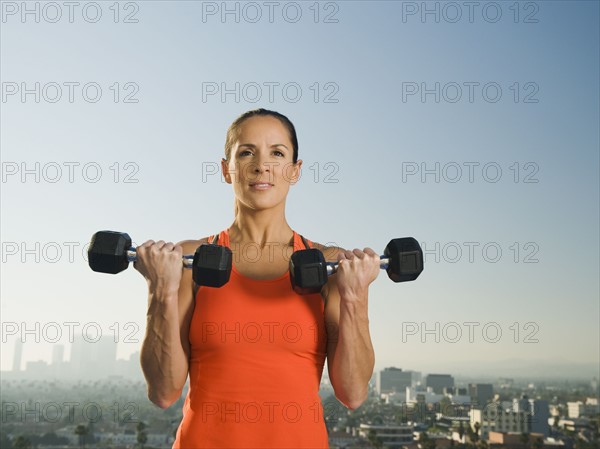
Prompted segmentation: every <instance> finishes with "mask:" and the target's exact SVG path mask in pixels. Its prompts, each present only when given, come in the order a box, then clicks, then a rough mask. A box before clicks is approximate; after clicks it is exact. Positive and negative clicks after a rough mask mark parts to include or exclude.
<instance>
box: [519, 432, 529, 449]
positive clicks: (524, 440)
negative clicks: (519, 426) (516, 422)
mask: <svg viewBox="0 0 600 449" xmlns="http://www.w3.org/2000/svg"><path fill="white" fill-rule="evenodd" d="M520 439H521V443H522V444H523V446H525V447H527V446H528V445H529V434H528V433H526V432H523V433H522V434H521V438H520Z"/></svg>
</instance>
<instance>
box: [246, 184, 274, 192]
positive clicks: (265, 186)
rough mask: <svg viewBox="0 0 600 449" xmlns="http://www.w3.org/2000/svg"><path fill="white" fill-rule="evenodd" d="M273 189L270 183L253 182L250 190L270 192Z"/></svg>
mask: <svg viewBox="0 0 600 449" xmlns="http://www.w3.org/2000/svg"><path fill="white" fill-rule="evenodd" d="M271 187H273V184H271V183H270V182H252V183H250V188H251V189H254V190H269V189H270V188H271Z"/></svg>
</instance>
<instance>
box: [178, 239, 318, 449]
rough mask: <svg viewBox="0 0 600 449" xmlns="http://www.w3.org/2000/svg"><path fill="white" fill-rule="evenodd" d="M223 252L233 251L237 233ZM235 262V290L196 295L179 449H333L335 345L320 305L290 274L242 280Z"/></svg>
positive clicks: (299, 244) (230, 286)
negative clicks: (325, 400)
mask: <svg viewBox="0 0 600 449" xmlns="http://www.w3.org/2000/svg"><path fill="white" fill-rule="evenodd" d="M209 241H210V242H212V237H211V238H209ZM218 243H219V244H220V245H223V246H227V247H230V243H229V233H228V230H225V231H222V232H221V233H220V234H219V238H218ZM308 244H309V245H310V246H312V242H310V241H308ZM301 249H305V245H304V243H303V241H302V238H301V237H300V235H298V234H297V233H296V232H294V251H298V250H301ZM233 257H234V264H233V268H232V270H231V277H230V279H229V282H228V283H227V284H225V285H224V286H223V287H221V288H212V287H205V286H202V287H199V288H198V290H197V293H196V298H195V299H196V302H195V308H194V312H193V316H192V320H191V325H190V333H189V340H190V344H191V360H190V368H189V379H190V381H189V391H188V394H187V396H186V399H185V403H184V405H183V420H182V422H181V424H180V426H179V429H178V430H177V435H176V438H175V442H174V445H173V448H177V449H180V448H181V449H183V448H189V449H200V448H227V449H233V448H278V449H282V448H290V449H291V448H294V449H300V448H310V449H317V448H328V437H327V430H326V428H325V422H324V419H323V409H322V405H321V400H320V398H319V394H318V392H319V384H320V380H321V374H322V372H323V365H324V363H325V357H326V344H327V335H326V332H325V320H324V305H323V300H322V298H321V295H320V294H312V295H298V294H297V293H295V292H294V291H293V290H292V287H291V283H290V275H289V272H286V274H285V275H283V276H280V277H279V278H277V279H269V280H254V279H251V278H248V277H246V276H243V275H242V274H240V273H239V272H238V271H237V270H236V269H235V258H236V254H234V256H233Z"/></svg>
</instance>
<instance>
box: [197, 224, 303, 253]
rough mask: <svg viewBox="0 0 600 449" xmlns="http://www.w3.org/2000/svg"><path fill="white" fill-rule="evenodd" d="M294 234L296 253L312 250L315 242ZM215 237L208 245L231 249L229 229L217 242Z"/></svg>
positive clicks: (211, 238) (209, 237)
mask: <svg viewBox="0 0 600 449" xmlns="http://www.w3.org/2000/svg"><path fill="white" fill-rule="evenodd" d="M292 232H293V233H294V251H299V250H302V249H310V248H312V247H313V246H314V244H313V242H312V241H310V240H309V239H307V238H306V237H303V236H301V235H300V234H298V233H297V232H296V231H294V230H292ZM215 236H217V234H212V235H209V236H208V243H213V244H216V245H221V246H226V247H227V248H231V244H230V242H229V229H224V230H222V231H221V232H219V234H218V238H217V240H216V241H215Z"/></svg>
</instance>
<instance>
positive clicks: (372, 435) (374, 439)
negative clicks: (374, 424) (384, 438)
mask: <svg viewBox="0 0 600 449" xmlns="http://www.w3.org/2000/svg"><path fill="white" fill-rule="evenodd" d="M367 439H368V440H369V443H371V444H372V445H373V446H374V447H375V448H377V449H379V448H381V446H382V445H383V444H382V442H381V440H380V439H379V437H378V436H377V432H375V430H374V429H371V430H369V436H368V437H367Z"/></svg>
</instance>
